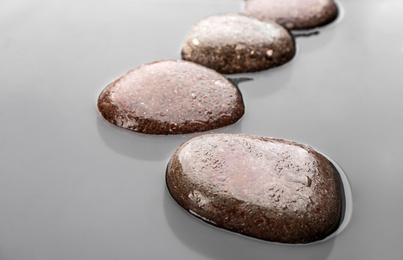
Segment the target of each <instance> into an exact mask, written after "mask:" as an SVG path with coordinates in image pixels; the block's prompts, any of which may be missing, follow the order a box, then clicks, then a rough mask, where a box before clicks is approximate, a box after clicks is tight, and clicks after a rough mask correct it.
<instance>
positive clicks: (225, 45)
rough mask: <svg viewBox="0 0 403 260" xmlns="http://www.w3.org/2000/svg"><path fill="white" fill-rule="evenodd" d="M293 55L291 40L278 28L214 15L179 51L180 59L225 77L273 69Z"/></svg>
mask: <svg viewBox="0 0 403 260" xmlns="http://www.w3.org/2000/svg"><path fill="white" fill-rule="evenodd" d="M294 55H295V44H294V39H293V38H292V36H291V35H290V34H289V32H288V31H287V30H285V29H284V28H283V27H282V26H280V25H278V24H276V23H275V22H272V21H269V22H262V21H259V20H258V19H255V18H253V17H247V16H245V15H242V14H222V15H214V16H210V17H207V18H205V19H203V20H201V21H199V22H198V23H197V24H195V25H194V26H193V27H192V29H191V31H190V32H189V34H188V36H187V38H186V40H185V43H184V46H183V49H182V59H184V60H189V61H193V62H196V63H199V64H202V65H205V66H207V67H209V68H212V69H214V70H216V71H218V72H221V73H225V74H232V73H243V72H254V71H260V70H265V69H269V68H273V67H276V66H280V65H282V64H284V63H286V62H287V61H289V60H291V59H292V58H293V57H294Z"/></svg>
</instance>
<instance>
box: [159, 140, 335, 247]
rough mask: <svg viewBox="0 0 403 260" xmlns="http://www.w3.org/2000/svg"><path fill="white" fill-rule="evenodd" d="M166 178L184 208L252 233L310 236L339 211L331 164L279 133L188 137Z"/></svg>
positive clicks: (328, 228) (326, 227) (331, 224)
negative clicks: (282, 137)
mask: <svg viewBox="0 0 403 260" xmlns="http://www.w3.org/2000/svg"><path fill="white" fill-rule="evenodd" d="M166 180H167V185H168V189H169V191H170V193H171V194H172V196H173V198H174V199H175V200H176V201H177V202H178V203H179V204H180V205H181V206H182V207H183V208H184V209H186V210H187V211H189V212H190V213H191V214H193V215H195V216H197V217H199V218H201V219H203V220H204V221H206V222H208V223H210V224H212V225H215V226H217V227H220V228H224V229H227V230H230V231H234V232H238V233H241V234H244V235H247V236H251V237H255V238H258V239H263V240H268V241H275V242H283V243H308V242H313V241H316V240H320V239H323V238H325V237H326V236H328V235H329V234H331V233H332V232H333V231H335V230H336V229H337V227H338V225H339V222H340V219H341V209H342V201H341V184H340V180H339V175H338V172H337V170H336V169H335V168H334V166H333V165H332V164H331V163H330V162H329V161H328V160H327V159H326V158H325V157H324V156H323V155H321V154H319V153H318V152H316V151H315V150H314V149H312V148H311V147H309V146H306V145H302V144H298V143H295V142H290V141H286V140H282V139H273V138H266V137H259V136H249V135H240V134H210V135H203V136H199V137H196V138H193V139H191V140H189V141H188V142H186V143H184V144H182V145H181V146H180V147H179V148H178V149H177V151H176V152H175V154H174V155H173V157H172V158H171V160H170V162H169V163H168V167H167V174H166Z"/></svg>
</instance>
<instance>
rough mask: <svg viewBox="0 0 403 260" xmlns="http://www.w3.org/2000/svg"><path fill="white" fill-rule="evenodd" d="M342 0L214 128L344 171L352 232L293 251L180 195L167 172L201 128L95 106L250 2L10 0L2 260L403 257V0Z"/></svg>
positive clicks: (0, 64) (2, 130)
mask: <svg viewBox="0 0 403 260" xmlns="http://www.w3.org/2000/svg"><path fill="white" fill-rule="evenodd" d="M338 3H339V6H340V8H341V11H342V12H341V15H340V17H339V18H338V19H337V21H336V22H334V23H332V24H330V25H329V26H326V27H324V28H321V29H320V34H319V35H316V36H312V37H307V38H297V47H298V54H297V56H296V57H295V58H294V59H293V60H292V61H291V62H290V63H288V64H286V65H284V66H282V67H279V68H276V69H272V70H268V71H264V72H259V73H250V74H242V75H240V76H248V77H252V78H254V80H253V81H249V82H244V83H242V84H241V85H240V89H241V91H242V93H243V96H244V99H245V104H246V114H245V116H244V117H243V119H242V120H241V121H240V122H238V123H237V124H235V125H233V126H230V127H226V128H222V129H219V130H217V131H215V132H233V133H248V134H257V135H264V136H271V137H279V138H285V139H290V140H295V141H299V142H302V143H306V144H310V145H312V146H313V147H315V148H316V149H318V150H320V151H322V152H323V153H325V154H326V155H328V156H329V157H331V158H332V159H333V160H334V161H336V162H337V163H338V164H339V165H340V166H341V167H342V168H343V169H344V171H345V172H346V174H347V176H348V178H349V181H350V185H351V189H352V194H353V204H352V205H353V206H352V217H351V219H350V220H348V225H347V227H346V228H345V229H344V230H342V232H339V234H337V235H336V236H333V237H332V238H330V239H328V240H326V241H324V242H321V243H315V244H311V245H305V246H288V245H279V244H273V243H268V242H263V241H258V240H254V239H250V238H247V237H243V236H240V235H236V234H233V233H230V232H226V231H223V230H219V229H216V228H213V227H211V226H209V225H207V224H205V223H203V222H201V221H199V220H197V219H195V218H194V217H192V216H190V215H189V214H188V213H186V212H185V211H183V210H182V209H181V208H180V207H179V206H178V205H177V204H176V203H175V202H174V201H173V199H172V198H171V197H170V195H169V193H168V192H167V189H166V187H165V178H164V174H165V167H166V164H167V162H168V160H169V158H170V156H171V155H172V153H173V152H174V150H175V149H176V148H177V147H178V146H179V145H180V144H181V143H182V142H184V141H186V140H188V139H189V138H191V137H193V136H195V135H185V136H146V135H141V134H136V133H132V132H129V131H126V130H123V129H119V128H117V127H115V126H113V125H110V124H109V123H107V122H105V121H104V120H103V119H102V118H101V117H100V115H99V114H98V111H97V109H96V101H97V97H98V94H99V93H100V92H101V90H102V89H103V88H104V87H105V86H106V85H107V84H108V83H110V82H111V81H113V80H114V79H115V78H117V77H118V76H120V75H121V74H123V73H125V72H126V71H128V70H129V69H131V68H134V67H137V66H139V65H141V64H143V63H146V62H150V61H155V60H161V59H177V58H180V56H179V53H180V49H181V45H182V43H183V42H184V39H185V37H186V34H187V32H188V31H189V29H190V27H191V26H192V25H193V24H194V23H196V22H197V21H198V20H200V19H201V18H203V17H205V16H208V15H212V14H217V13H225V12H239V11H241V5H242V1H241V0H239V1H236V0H203V1H201V0H194V1H189V0H171V1H168V0H132V1H124V0H107V1H91V0H81V1H67V0H66V1H61V0H59V1H54V0H53V1H51V0H42V1H40V0H38V1H28V0H25V1H24V0H1V2H0V134H1V135H0V160H1V161H0V211H1V212H0V259H1V260H17V259H18V260H25V259H30V260H36V259H38V260H39V259H40V260H50V259H60V260H64V259H66V260H67V259H76V260H81V259H97V260H103V259H110V260H115V259H194V260H199V259H221V260H222V259H335V260H336V259H388V260H389V259H402V255H403V246H402V241H403V224H402V213H403V203H402V198H403V191H402V183H403V176H402V171H403V163H402V157H403V151H402V145H403V138H402V132H403V120H402V112H403V104H402V102H401V98H402V96H403V88H402V87H403V29H402V25H403V15H402V14H403V2H402V1H400V0H383V1H382V0H365V1H364V0H362V1H360V0H343V1H342V0H340V1H339V2H338ZM237 76H239V75H235V76H232V77H237Z"/></svg>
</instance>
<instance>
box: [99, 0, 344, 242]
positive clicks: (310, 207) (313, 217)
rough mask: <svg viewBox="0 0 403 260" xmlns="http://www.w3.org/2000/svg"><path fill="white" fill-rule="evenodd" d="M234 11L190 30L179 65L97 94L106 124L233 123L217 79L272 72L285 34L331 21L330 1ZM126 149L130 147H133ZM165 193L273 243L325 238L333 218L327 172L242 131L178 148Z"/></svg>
mask: <svg viewBox="0 0 403 260" xmlns="http://www.w3.org/2000/svg"><path fill="white" fill-rule="evenodd" d="M244 11H245V13H244V14H239V13H234V14H220V15H212V16H209V17H206V18H204V19H202V20H201V21H199V22H198V23H197V24H195V25H194V26H193V27H192V28H191V30H190V32H189V34H188V36H187V38H186V40H185V43H184V45H183V49H182V53H181V54H182V60H165V61H156V62H151V63H148V64H144V65H142V66H140V67H137V68H134V69H132V70H130V71H129V72H127V73H126V74H124V75H123V76H121V77H120V78H118V79H117V80H115V81H114V82H112V83H111V84H109V85H108V86H107V87H106V88H105V89H104V90H103V91H102V92H101V94H100V96H99V99H98V110H99V111H100V113H101V115H102V116H103V117H104V118H105V119H106V120H107V121H109V122H111V123H112V124H115V125H117V126H119V127H123V128H126V129H130V130H133V131H135V132H139V133H144V134H156V135H171V134H188V133H195V132H204V131H209V130H212V129H216V128H220V127H223V126H227V125H231V124H234V123H236V122H237V121H238V120H239V119H240V118H241V117H242V116H243V115H244V111H245V105H244V101H243V98H242V95H241V93H240V92H239V89H238V87H237V86H236V85H235V84H234V83H233V82H231V81H230V80H228V79H227V78H226V77H225V76H223V75H222V74H221V73H223V74H232V73H245V72H256V71H261V70H266V69H270V68H273V67H277V66H280V65H282V64H284V63H286V62H288V61H290V60H291V59H292V58H293V57H294V55H295V41H294V37H293V36H292V34H291V33H290V31H289V30H295V29H311V28H315V27H318V26H322V25H325V24H327V23H329V22H331V21H333V20H334V19H335V18H336V17H337V13H338V9H337V6H336V4H335V3H334V2H333V0H283V1H278V0H266V1H264V0H246V1H245V2H244ZM133 149H135V148H133ZM166 181H167V186H168V190H169V192H170V193H171V195H172V197H173V198H174V199H175V200H176V201H177V202H178V204H179V205H180V206H182V207H183V208H184V209H185V210H187V211H188V212H190V213H191V214H192V215H194V216H196V217H198V218H200V219H202V220H204V221H205V222H207V223H209V224H212V225H214V226H216V227H219V228H224V229H227V230H230V231H234V232H237V233H240V234H243V235H246V236H251V237H254V238H259V239H263V240H268V241H274V242H282V243H308V242H313V241H317V240H321V239H323V238H325V237H327V236H329V235H330V234H332V233H333V232H334V231H335V230H337V228H338V227H339V225H340V222H341V219H342V207H343V205H342V193H343V191H342V185H341V180H340V176H339V173H338V171H337V170H336V168H335V167H334V165H333V164H332V163H331V162H330V161H329V160H328V159H327V158H326V157H325V156H324V155H322V154H320V153H319V152H317V151H315V150H314V149H313V148H312V147H310V146H307V145H303V144H299V143H296V142H292V141H287V140H283V139H276V138H267V137H260V136H251V135H244V134H207V135H201V136H198V137H195V138H193V139H191V140H189V141H187V142H185V143H184V144H182V145H181V146H180V147H179V148H178V149H177V150H176V152H175V153H174V155H173V156H172V158H171V160H170V161H169V163H168V167H167V172H166Z"/></svg>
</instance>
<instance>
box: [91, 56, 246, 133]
mask: <svg viewBox="0 0 403 260" xmlns="http://www.w3.org/2000/svg"><path fill="white" fill-rule="evenodd" d="M98 110H99V112H100V113H101V115H102V116H103V117H104V118H105V119H106V120H107V121H109V122H111V123H112V124H115V125H117V126H119V127H123V128H127V129H130V130H133V131H136V132H140V133H145V134H157V135H167V134H187V133H194V132H203V131H208V130H212V129H216V128H219V127H223V126H227V125H230V124H234V123H235V122H237V121H238V120H239V119H240V118H241V117H242V116H243V114H244V110H245V108H244V103H243V99H242V96H241V93H240V92H239V91H238V88H237V87H236V86H235V85H233V84H232V83H231V82H230V81H229V80H227V78H225V77H224V76H223V75H221V74H219V73H217V72H216V71H214V70H212V69H209V68H206V67H203V66H200V65H198V64H195V63H192V62H188V61H182V60H167V61H157V62H153V63H148V64H145V65H143V66H140V67H137V68H135V69H133V70H130V71H129V72H127V73H126V74H124V75H123V76H121V77H120V78H118V79H117V80H116V81H114V82H113V83H111V84H109V85H108V86H107V87H106V88H105V89H104V90H103V91H102V93H101V94H100V96H99V99H98Z"/></svg>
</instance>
